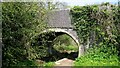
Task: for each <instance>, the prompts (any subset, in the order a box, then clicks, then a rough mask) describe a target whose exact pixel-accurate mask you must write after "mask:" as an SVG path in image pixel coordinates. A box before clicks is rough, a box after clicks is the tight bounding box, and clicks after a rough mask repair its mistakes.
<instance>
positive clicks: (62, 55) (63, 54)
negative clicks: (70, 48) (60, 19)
mask: <svg viewBox="0 0 120 68" xmlns="http://www.w3.org/2000/svg"><path fill="white" fill-rule="evenodd" d="M41 34H44V35H45V36H49V38H47V41H46V42H45V43H47V47H48V52H49V56H47V57H43V58H41V60H44V61H46V62H49V61H57V60H59V59H62V58H69V59H72V60H75V58H77V57H78V52H79V51H76V52H70V53H68V52H60V51H58V50H56V48H54V47H53V42H54V41H55V40H56V38H57V37H59V36H61V35H67V36H69V37H70V38H71V39H72V40H73V41H74V42H75V43H76V45H77V48H78V45H79V43H78V40H77V39H76V38H75V37H74V36H73V35H72V34H70V33H69V32H67V31H65V30H61V29H58V30H56V29H54V30H53V29H48V30H45V31H43V32H42V33H41ZM42 38H44V37H42ZM77 50H79V49H77ZM55 55H56V56H55Z"/></svg>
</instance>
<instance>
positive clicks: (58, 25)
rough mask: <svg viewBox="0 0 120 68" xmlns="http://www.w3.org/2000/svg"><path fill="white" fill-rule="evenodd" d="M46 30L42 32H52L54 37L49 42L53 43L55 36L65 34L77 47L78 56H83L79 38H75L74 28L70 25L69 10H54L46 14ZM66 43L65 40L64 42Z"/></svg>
mask: <svg viewBox="0 0 120 68" xmlns="http://www.w3.org/2000/svg"><path fill="white" fill-rule="evenodd" d="M47 22H48V28H47V29H46V30H44V31H43V33H46V32H54V33H55V35H56V36H55V37H54V36H51V37H52V38H51V39H49V41H53V40H54V39H55V38H56V37H57V36H59V35H62V34H67V35H68V36H70V37H71V38H72V39H73V40H74V41H75V42H76V43H77V45H78V46H79V50H78V51H79V54H78V56H81V55H82V54H83V48H82V47H81V46H80V44H79V38H78V36H77V33H76V31H75V30H74V26H73V25H72V24H71V23H72V22H71V15H70V10H68V9H66V10H55V11H51V12H49V13H48V18H47ZM66 41H67V40H66Z"/></svg>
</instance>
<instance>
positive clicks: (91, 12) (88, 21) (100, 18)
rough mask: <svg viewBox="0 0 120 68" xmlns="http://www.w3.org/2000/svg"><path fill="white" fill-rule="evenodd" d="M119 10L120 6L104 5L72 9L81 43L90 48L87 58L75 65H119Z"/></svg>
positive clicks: (79, 60) (78, 60)
mask: <svg viewBox="0 0 120 68" xmlns="http://www.w3.org/2000/svg"><path fill="white" fill-rule="evenodd" d="M119 8H120V7H119V6H115V5H111V4H109V3H103V4H100V5H91V6H82V7H79V6H75V7H74V8H72V9H71V14H72V17H73V25H74V26H75V29H76V30H77V33H78V36H79V38H80V43H81V44H83V45H84V46H86V45H88V46H89V48H90V50H88V51H87V52H88V53H87V54H86V55H85V56H83V57H80V58H78V59H77V60H76V62H75V65H89V66H91V65H98V66H99V65H100V66H104V65H105V66H108V65H115V66H116V65H118V64H117V63H118V62H119V61H118V60H119V58H118V57H119V55H120V49H119V46H120V45H119V44H120V41H119V40H120V32H119V31H120V30H119V28H120V27H119V26H120V23H119V19H118V18H119V17H120V15H119ZM90 61H91V62H90ZM99 61H100V63H101V64H100V63H99ZM109 61H110V62H111V63H109Z"/></svg>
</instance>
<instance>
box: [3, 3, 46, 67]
mask: <svg viewBox="0 0 120 68" xmlns="http://www.w3.org/2000/svg"><path fill="white" fill-rule="evenodd" d="M45 18H46V9H45V6H44V3H42V2H40V3H24V2H22V3H19V2H6V3H2V35H3V36H2V39H3V44H4V45H3V51H2V52H3V59H2V61H3V66H4V65H5V66H7V65H10V64H16V63H17V62H19V61H21V60H26V59H33V58H34V57H33V53H32V52H31V51H32V50H33V49H32V48H31V46H30V44H31V42H32V41H34V38H35V37H36V36H37V35H39V33H40V32H41V31H42V30H43V29H45V26H46V24H45V23H46V21H45Z"/></svg>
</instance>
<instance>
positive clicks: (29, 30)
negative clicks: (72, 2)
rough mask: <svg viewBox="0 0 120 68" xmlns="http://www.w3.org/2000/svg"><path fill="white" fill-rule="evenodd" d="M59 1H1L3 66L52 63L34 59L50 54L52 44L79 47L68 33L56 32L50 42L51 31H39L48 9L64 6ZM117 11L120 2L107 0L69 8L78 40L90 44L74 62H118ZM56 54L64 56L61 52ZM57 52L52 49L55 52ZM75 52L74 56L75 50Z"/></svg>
mask: <svg viewBox="0 0 120 68" xmlns="http://www.w3.org/2000/svg"><path fill="white" fill-rule="evenodd" d="M59 4H60V3H56V4H52V3H51V2H48V3H43V2H40V3H37V2H34V3H26V2H25V3H24V2H9V3H8V2H4V3H2V41H3V44H4V45H3V46H2V47H3V48H2V49H3V50H2V53H3V55H2V57H3V58H2V66H3V67H4V66H46V67H47V66H53V65H54V62H48V63H46V62H44V61H41V60H39V62H38V61H37V59H42V58H44V57H45V58H46V57H49V56H50V53H49V51H48V50H49V49H50V46H52V44H54V45H53V47H54V49H56V50H58V51H69V50H70V51H72V50H74V51H77V50H78V47H77V46H75V45H76V44H75V43H74V42H71V41H73V40H72V39H71V38H70V37H69V36H67V35H62V36H61V37H60V36H59V37H58V38H56V39H55V40H54V41H52V44H51V42H49V43H46V41H48V38H49V37H51V38H52V37H54V32H48V34H47V33H45V34H44V33H43V34H40V33H41V31H42V30H44V29H45V28H46V27H47V24H46V23H47V21H46V19H47V12H49V11H51V10H53V9H59V8H58V7H60V6H61V7H63V8H64V6H62V5H60V6H59ZM63 5H64V4H63ZM57 6H58V7H57ZM65 8H66V7H65ZM119 12H120V6H116V5H111V4H109V3H103V4H99V5H91V6H81V7H80V6H75V7H73V8H71V15H72V19H73V20H72V21H73V23H72V24H73V25H74V26H75V30H76V31H77V34H78V36H79V38H80V41H79V42H80V44H81V45H84V47H88V48H89V49H86V50H85V54H84V55H83V56H81V57H78V58H76V60H75V66H118V65H120V13H119ZM51 38H49V39H51ZM41 40H42V42H41ZM53 42H54V43H53ZM56 52H57V51H56ZM57 54H59V55H58V56H61V57H65V56H62V55H61V53H57ZM57 54H55V53H54V55H57ZM64 55H66V53H65V54H64ZM58 56H57V57H58ZM74 56H75V57H76V54H75V55H74ZM53 57H54V56H52V58H53ZM69 57H71V55H70V56H69ZM72 57H73V56H72ZM54 58H55V57H54ZM49 59H50V58H49ZM55 59H57V58H55Z"/></svg>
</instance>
